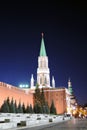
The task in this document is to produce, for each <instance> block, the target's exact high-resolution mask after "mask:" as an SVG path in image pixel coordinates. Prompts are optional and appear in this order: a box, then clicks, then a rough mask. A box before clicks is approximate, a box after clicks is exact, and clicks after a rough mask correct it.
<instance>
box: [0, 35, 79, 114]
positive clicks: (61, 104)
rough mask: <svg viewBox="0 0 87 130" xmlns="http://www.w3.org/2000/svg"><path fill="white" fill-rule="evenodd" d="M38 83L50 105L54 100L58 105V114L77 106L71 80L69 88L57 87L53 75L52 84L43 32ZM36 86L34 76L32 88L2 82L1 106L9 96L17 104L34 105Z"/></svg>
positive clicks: (67, 111) (0, 84) (70, 110)
mask: <svg viewBox="0 0 87 130" xmlns="http://www.w3.org/2000/svg"><path fill="white" fill-rule="evenodd" d="M37 83H38V85H39V88H43V89H44V95H45V99H46V101H47V102H48V105H49V107H50V106H51V103H52V101H54V105H55V107H56V111H57V114H63V113H68V114H71V112H72V111H73V110H74V109H75V107H76V104H77V102H76V99H75V97H74V94H73V90H72V85H71V81H70V79H69V81H68V88H65V87H64V88H61V87H56V85H55V79H54V76H53V77H52V86H51V85H50V69H49V67H48V57H47V54H46V49H45V44H44V38H43V34H42V40H41V48H40V55H39V57H38V68H37ZM35 88H36V86H35V85H34V77H33V75H32V76H31V82H30V88H21V87H15V86H12V85H9V84H6V83H3V82H0V106H1V105H2V104H3V102H4V100H5V99H7V98H8V97H9V99H10V100H11V99H12V98H13V99H14V101H15V100H16V102H17V104H18V103H19V102H21V104H23V103H24V104H25V106H27V105H30V104H31V105H32V107H33V106H34V92H35Z"/></svg>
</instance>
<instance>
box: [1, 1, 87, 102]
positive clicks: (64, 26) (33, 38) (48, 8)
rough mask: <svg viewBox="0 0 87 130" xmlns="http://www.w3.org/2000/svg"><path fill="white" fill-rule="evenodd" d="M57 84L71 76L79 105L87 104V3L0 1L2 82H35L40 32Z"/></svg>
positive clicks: (15, 83) (14, 83) (64, 84)
mask: <svg viewBox="0 0 87 130" xmlns="http://www.w3.org/2000/svg"><path fill="white" fill-rule="evenodd" d="M42 32H43V33H44V41H45V46H46V52H47V56H48V58H49V68H50V73H51V79H52V75H54V77H55V82H56V87H60V86H65V87H67V82H68V78H70V79H71V82H72V87H73V90H74V94H75V96H76V98H77V100H78V102H79V103H80V104H84V103H87V54H86V53H87V10H86V4H85V3H81V2H78V3H72V2H70V3H67V2H66V1H65V2H58V3H56V2H54V3H51V2H50V3H47V2H45V1H41V3H40V2H38V3H35V2H34V3H33V2H32V3H29V4H24V3H23V4H22V3H21V4H0V81H1V82H5V83H8V84H11V85H14V86H19V84H20V83H24V84H26V83H28V84H30V78H31V74H34V78H35V82H36V73H37V64H38V56H39V51H40V45H41V33H42Z"/></svg>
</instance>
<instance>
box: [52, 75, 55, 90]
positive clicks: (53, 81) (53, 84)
mask: <svg viewBox="0 0 87 130" xmlns="http://www.w3.org/2000/svg"><path fill="white" fill-rule="evenodd" d="M52 87H53V88H55V80H54V76H52Z"/></svg>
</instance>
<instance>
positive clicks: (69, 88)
mask: <svg viewBox="0 0 87 130" xmlns="http://www.w3.org/2000/svg"><path fill="white" fill-rule="evenodd" d="M68 90H69V92H70V94H71V95H72V94H73V89H72V83H71V81H70V78H69V80H68Z"/></svg>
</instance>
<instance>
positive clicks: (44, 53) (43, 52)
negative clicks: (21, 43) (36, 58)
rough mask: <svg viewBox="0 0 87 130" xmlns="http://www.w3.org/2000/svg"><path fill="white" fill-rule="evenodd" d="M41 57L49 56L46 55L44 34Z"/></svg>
mask: <svg viewBox="0 0 87 130" xmlns="http://www.w3.org/2000/svg"><path fill="white" fill-rule="evenodd" d="M40 56H47V55H46V49H45V44H44V38H43V33H42V40H41V47H40Z"/></svg>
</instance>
